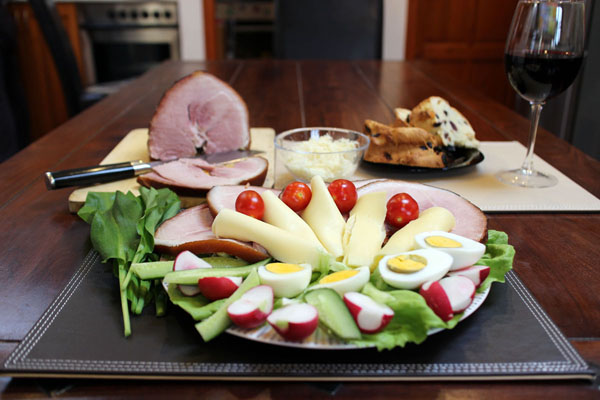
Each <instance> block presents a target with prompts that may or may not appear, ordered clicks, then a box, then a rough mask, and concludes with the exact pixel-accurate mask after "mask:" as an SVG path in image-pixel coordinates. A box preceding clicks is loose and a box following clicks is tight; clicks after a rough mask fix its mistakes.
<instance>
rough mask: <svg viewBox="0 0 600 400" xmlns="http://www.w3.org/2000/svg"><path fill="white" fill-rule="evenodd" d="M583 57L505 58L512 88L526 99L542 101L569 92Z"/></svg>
mask: <svg viewBox="0 0 600 400" xmlns="http://www.w3.org/2000/svg"><path fill="white" fill-rule="evenodd" d="M582 59H583V57H582V56H581V55H578V56H574V55H571V54H564V53H549V54H531V53H530V54H525V55H518V56H517V55H512V54H505V55H504V67H505V68H506V73H507V74H508V80H509V81H510V84H511V85H512V87H513V88H514V89H515V90H516V91H517V92H518V93H519V94H520V95H521V97H523V98H524V99H526V100H529V101H535V102H542V101H545V100H547V99H550V98H552V97H554V96H556V95H558V94H560V93H562V92H563V91H564V90H565V89H567V88H568V87H569V86H570V85H571V83H573V81H574V80H575V77H576V76H577V72H579V67H580V66H581V62H582Z"/></svg>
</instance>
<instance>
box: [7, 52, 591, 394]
mask: <svg viewBox="0 0 600 400" xmlns="http://www.w3.org/2000/svg"><path fill="white" fill-rule="evenodd" d="M196 70H202V71H206V72H209V73H211V74H214V75H215V76H217V77H219V78H220V79H222V80H223V81H225V82H228V83H229V84H230V85H231V86H232V87H233V88H234V89H235V90H236V91H237V92H238V93H239V94H240V95H241V97H242V98H243V99H244V101H245V102H246V104H247V106H248V111H249V115H250V125H251V126H252V127H270V128H273V129H274V130H275V131H276V132H277V133H279V132H282V131H285V130H288V129H292V128H297V127H303V126H335V127H342V128H348V129H353V130H359V131H362V130H363V124H364V120H365V119H367V118H369V119H373V120H378V121H383V122H386V121H391V120H392V119H393V109H394V108H395V107H400V106H403V107H412V106H414V105H416V104H417V103H418V102H419V101H421V100H422V99H425V98H427V97H428V96H432V95H436V96H442V97H444V98H445V99H447V100H448V101H449V102H450V103H451V104H452V105H453V106H455V107H456V108H457V109H459V110H460V111H462V112H463V114H464V115H465V116H466V117H467V118H468V119H469V121H470V122H471V124H472V125H473V127H474V130H475V131H476V134H477V138H478V139H479V140H481V141H519V142H521V143H523V144H526V143H527V132H528V127H529V122H528V120H527V118H525V117H523V116H521V115H519V114H517V113H516V112H514V111H513V110H510V109H508V108H507V107H505V106H503V105H501V104H499V103H497V102H495V101H494V100H491V99H489V98H487V97H486V96H485V95H483V94H481V93H480V92H478V91H477V88H473V87H467V86H465V85H463V84H460V83H458V82H456V81H454V80H453V78H452V76H450V75H447V74H446V73H445V72H444V71H442V70H440V69H439V68H437V67H436V66H435V65H432V64H429V63H426V62H386V61H369V60H365V61H317V60H310V61H309V60H307V61H292V60H229V61H210V62H174V61H169V62H166V63H164V64H161V65H160V66H158V67H155V68H154V69H152V70H150V71H149V72H147V73H146V74H144V75H142V76H141V77H139V78H137V79H135V80H134V81H132V82H131V83H130V84H129V85H128V86H126V87H124V88H123V89H122V90H120V91H119V92H118V93H116V94H113V95H111V96H109V97H107V98H105V99H104V100H102V101H101V102H99V103H97V104H95V105H94V106H92V107H91V108H89V109H87V110H85V111H84V112H82V113H81V114H79V115H77V116H76V117H74V118H73V119H71V120H69V121H67V122H66V123H64V124H63V125H61V126H59V127H58V128H56V129H55V130H53V131H51V132H50V133H49V134H47V135H46V136H44V137H42V138H41V139H39V140H38V141H36V142H34V143H32V144H31V145H29V146H28V147H27V148H25V149H24V150H22V151H20V152H19V153H17V154H16V155H14V156H13V157H12V158H10V159H8V160H6V161H5V162H3V163H2V165H1V168H0V221H2V224H3V229H2V231H1V233H0V237H1V238H2V240H1V241H0V242H1V243H2V246H0V260H1V261H0V281H1V282H2V285H1V287H0V305H1V306H0V360H1V361H2V363H0V365H2V364H3V363H4V360H6V359H7V357H8V356H9V354H10V353H11V352H12V351H13V350H14V349H15V348H16V347H17V346H18V345H19V343H20V342H21V341H22V340H23V339H24V338H25V336H26V335H27V333H28V331H29V330H30V329H31V328H32V327H33V326H34V324H35V323H36V321H37V320H38V319H39V318H40V316H41V315H42V314H43V312H44V311H45V310H46V308H48V306H49V305H50V304H51V303H52V301H53V299H54V298H55V297H56V296H57V295H58V293H59V292H60V291H61V289H62V288H63V287H64V286H65V285H66V284H67V282H68V281H69V279H70V278H71V276H72V275H73V273H74V271H75V269H76V268H77V266H78V265H80V264H81V262H82V260H83V259H84V257H85V256H86V254H87V253H88V251H89V250H90V247H91V244H90V240H89V226H88V225H87V224H86V223H84V222H83V221H82V220H81V219H80V218H78V217H77V216H76V215H74V214H71V213H70V212H69V210H68V207H67V200H68V196H69V194H70V191H69V190H47V189H46V186H45V184H44V179H43V173H44V172H45V171H51V170H52V171H55V170H63V169H69V168H75V167H80V166H86V165H95V164H97V163H99V162H100V161H101V160H102V159H103V158H104V157H105V156H106V154H107V153H108V152H109V151H110V150H111V149H112V148H113V147H114V146H115V145H116V144H117V143H119V141H120V140H121V139H122V138H123V137H124V136H125V135H126V134H127V133H128V132H129V131H131V130H133V129H136V128H144V127H147V126H148V123H149V121H150V119H151V118H152V115H153V113H154V111H155V108H156V106H157V104H158V102H159V100H160V99H161V96H162V95H163V93H164V92H165V90H167V89H168V88H169V87H170V86H171V85H172V84H173V83H174V82H175V81H176V80H177V79H179V78H181V77H183V76H185V75H187V74H189V73H191V72H193V71H196ZM31 118H35V115H32V116H31ZM590 134H594V133H593V132H590ZM595 134H597V132H596V133H595ZM535 152H536V154H537V155H539V156H540V157H541V158H543V159H544V160H545V161H547V162H548V163H550V164H551V165H553V166H554V167H555V168H556V169H558V170H560V171H561V172H562V173H563V174H565V175H566V176H568V177H569V178H570V179H572V180H573V181H574V182H576V183H577V184H579V185H580V186H582V187H583V188H585V189H586V190H587V191H589V192H590V193H592V194H593V195H595V196H596V197H600V162H599V161H597V160H595V159H594V158H592V157H590V156H588V155H586V154H585V153H584V152H582V151H581V150H579V149H577V148H575V147H574V146H572V145H570V144H569V143H567V142H565V141H563V140H561V139H560V138H558V137H556V136H555V135H553V134H552V133H550V132H548V131H545V130H543V129H541V130H540V132H539V134H538V138H537V144H536V147H535ZM532 190H535V189H532ZM564 196H569V193H564ZM486 215H487V218H488V227H489V228H491V229H497V230H500V231H504V232H507V233H508V235H509V237H510V243H511V244H512V245H514V247H515V249H516V254H517V256H516V258H515V261H514V271H515V272H516V274H517V275H518V277H519V278H520V279H521V280H522V281H523V283H524V284H525V286H527V288H528V289H529V290H530V291H531V293H532V294H533V296H534V297H535V298H536V299H537V300H538V302H539V303H540V304H541V306H542V307H543V308H544V309H545V310H546V312H547V314H548V315H549V316H550V318H551V319H552V320H553V321H554V323H555V324H556V325H557V326H558V327H559V328H560V330H561V331H562V333H563V334H564V335H565V336H566V337H567V338H568V340H569V342H570V343H571V344H572V345H573V346H574V347H575V349H577V351H578V352H579V353H580V354H581V356H582V357H583V358H584V359H585V361H586V362H587V363H588V365H589V366H590V368H592V369H595V370H596V371H597V368H598V366H599V365H600V267H599V262H600V261H599V260H600V214H599V213H594V212H503V213H487V214H486ZM0 372H2V371H1V370H0ZM598 388H599V384H598V381H596V382H591V381H589V380H563V381H559V380H546V381H534V380H519V381H517V380H513V381H511V380H508V381H502V382H490V381H485V380H484V381H469V380H468V379H467V380H465V381H454V382H442V381H426V382H424V381H421V382H418V381H417V382H383V381H381V382H377V381H376V380H375V381H369V382H360V381H358V382H301V381H294V382H286V381H283V380H282V381H270V382H252V381H243V380H242V381H235V382H222V381H211V380H206V381H202V382H195V381H176V380H141V379H127V380H123V379H93V378H89V377H87V378H85V379H76V378H60V377H57V378H36V377H29V378H16V377H10V376H6V375H4V376H0V393H1V396H3V397H6V398H13V397H14V398H25V397H27V398H37V397H46V396H49V395H52V396H59V397H63V398H70V397H78V398H87V397H90V398H91V397H124V396H132V397H133V396H135V397H169V398H175V396H184V397H190V396H194V397H197V398H220V399H235V398H243V399H270V398H273V399H283V398H286V399H288V398H321V397H322V398H325V397H326V398H330V397H332V398H434V397H435V398H444V399H447V398H461V399H462V398H477V399H479V398H506V399H516V398H527V399H532V398H544V399H567V398H579V399H584V398H590V399H591V398H599V397H600V392H599V390H598Z"/></svg>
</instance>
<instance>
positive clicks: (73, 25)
mask: <svg viewBox="0 0 600 400" xmlns="http://www.w3.org/2000/svg"><path fill="white" fill-rule="evenodd" d="M7 7H8V8H9V10H10V12H11V14H12V16H13V19H14V21H15V24H16V26H17V42H18V43H17V48H18V59H19V66H20V72H21V80H22V83H23V87H24V92H25V95H26V98H27V103H28V109H29V110H28V111H29V115H30V131H31V132H30V137H31V140H36V139H38V138H40V137H41V136H43V135H45V134H46V133H47V132H49V131H51V130H52V129H54V128H55V127H57V126H58V125H60V124H61V123H63V122H65V121H66V120H67V119H68V118H69V116H68V114H67V109H66V106H65V100H64V95H63V91H62V87H61V84H60V80H59V78H58V74H57V72H56V67H55V66H54V61H53V59H52V56H51V54H50V50H49V49H48V46H47V45H46V41H45V40H44V37H43V35H42V32H41V30H40V27H39V24H38V23H37V20H36V19H35V15H34V14H33V10H32V9H31V7H30V5H29V4H27V3H10V4H8V6H7ZM56 10H57V12H58V14H59V16H60V19H61V21H62V23H63V25H64V28H65V30H66V32H67V35H68V37H69V40H70V42H71V45H72V47H73V51H74V53H75V57H76V59H77V62H78V64H79V70H80V74H81V75H82V76H83V74H82V72H83V59H82V53H81V45H80V37H79V27H78V23H77V8H76V6H75V4H74V3H57V4H56Z"/></svg>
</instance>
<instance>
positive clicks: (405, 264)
mask: <svg viewBox="0 0 600 400" xmlns="http://www.w3.org/2000/svg"><path fill="white" fill-rule="evenodd" d="M387 266H388V268H389V269H390V270H391V271H393V272H399V273H402V274H409V273H412V272H417V271H420V270H422V269H423V268H425V267H426V266H427V259H426V258H425V257H421V256H417V255H414V254H410V255H406V254H405V255H401V256H398V257H394V258H390V259H389V260H388V262H387Z"/></svg>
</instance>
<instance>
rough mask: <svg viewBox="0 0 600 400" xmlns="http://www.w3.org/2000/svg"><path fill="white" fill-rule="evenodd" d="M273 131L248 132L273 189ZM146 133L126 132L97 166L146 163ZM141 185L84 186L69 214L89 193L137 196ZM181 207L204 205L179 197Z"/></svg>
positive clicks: (128, 181) (73, 197) (74, 196)
mask: <svg viewBox="0 0 600 400" xmlns="http://www.w3.org/2000/svg"><path fill="white" fill-rule="evenodd" d="M274 138H275V131H274V130H273V129H272V128H251V129H250V139H251V141H250V143H251V145H250V148H251V149H252V150H257V151H263V152H264V154H262V155H260V156H261V157H264V158H266V159H267V161H268V162H269V169H268V171H267V177H266V179H265V183H264V184H263V185H264V186H266V187H271V186H273V182H274V165H275V163H274V144H273V140H274ZM147 143H148V129H134V130H132V131H131V132H129V133H128V134H127V135H126V136H125V137H124V138H123V139H122V140H121V141H120V142H119V143H118V144H117V145H116V146H115V147H114V148H113V149H112V150H111V151H110V153H108V155H107V156H106V157H105V158H104V159H103V160H102V161H101V162H100V164H113V163H118V162H123V161H132V160H142V161H149V160H150V158H149V156H148V146H147ZM139 189H140V185H139V183H137V181H136V178H129V179H123V180H120V181H115V182H109V183H102V184H99V185H93V186H87V187H82V188H79V189H76V190H75V191H73V193H71V195H70V196H69V211H70V212H72V213H76V212H77V211H78V210H79V209H80V208H81V206H83V204H84V203H85V198H86V197H87V194H88V192H115V191H117V190H119V191H121V192H124V193H127V192H128V191H130V192H132V193H133V194H135V195H136V196H137V195H138V194H139ZM180 199H181V205H182V207H184V208H186V207H191V206H194V205H198V204H201V203H203V202H205V201H206V199H205V198H204V197H182V196H180Z"/></svg>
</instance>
